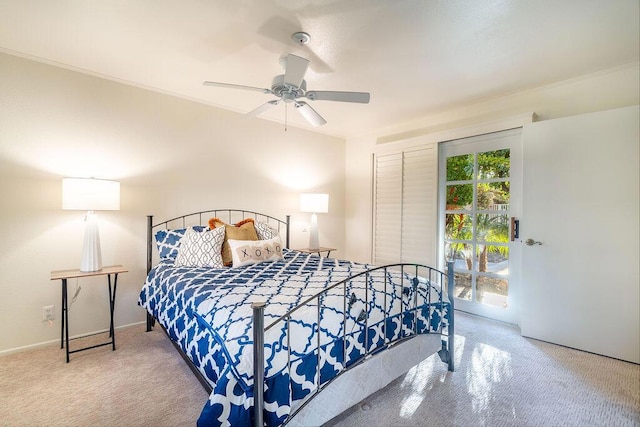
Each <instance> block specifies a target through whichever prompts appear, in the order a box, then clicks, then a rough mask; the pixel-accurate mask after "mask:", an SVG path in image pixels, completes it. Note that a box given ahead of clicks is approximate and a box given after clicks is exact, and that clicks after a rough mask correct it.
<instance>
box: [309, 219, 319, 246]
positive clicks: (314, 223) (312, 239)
mask: <svg viewBox="0 0 640 427" xmlns="http://www.w3.org/2000/svg"><path fill="white" fill-rule="evenodd" d="M319 248H320V242H319V240H318V215H316V214H311V227H310V228H309V249H319Z"/></svg>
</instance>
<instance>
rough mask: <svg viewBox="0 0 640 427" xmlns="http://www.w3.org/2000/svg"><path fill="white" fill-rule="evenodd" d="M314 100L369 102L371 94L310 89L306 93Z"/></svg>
mask: <svg viewBox="0 0 640 427" xmlns="http://www.w3.org/2000/svg"><path fill="white" fill-rule="evenodd" d="M305 96H306V97H307V98H309V99H310V100H312V101H339V102H357V103H360V104H368V103H369V99H370V98H371V95H369V93H368V92H336V91H328V90H310V91H309V92H307V93H306V95H305Z"/></svg>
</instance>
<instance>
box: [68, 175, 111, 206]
mask: <svg viewBox="0 0 640 427" xmlns="http://www.w3.org/2000/svg"><path fill="white" fill-rule="evenodd" d="M62 209H68V210H82V211H117V210H120V183H119V182H117V181H109V180H106V179H93V178H63V179H62Z"/></svg>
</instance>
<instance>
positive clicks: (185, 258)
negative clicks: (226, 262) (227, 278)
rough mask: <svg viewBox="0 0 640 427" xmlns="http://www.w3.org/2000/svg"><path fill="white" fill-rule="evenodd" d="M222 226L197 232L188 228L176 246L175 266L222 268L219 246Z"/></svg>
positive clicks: (221, 237)
mask: <svg viewBox="0 0 640 427" xmlns="http://www.w3.org/2000/svg"><path fill="white" fill-rule="evenodd" d="M223 241H224V228H216V229H214V230H208V231H202V232H197V231H196V230H194V229H193V228H190V229H188V230H187V232H186V233H185V235H184V237H183V238H182V242H181V243H180V247H179V248H178V256H177V257H176V261H175V263H174V265H175V266H176V267H213V268H222V266H223V265H222V255H221V251H220V250H221V248H222V242H223Z"/></svg>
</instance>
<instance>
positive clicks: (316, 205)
mask: <svg viewBox="0 0 640 427" xmlns="http://www.w3.org/2000/svg"><path fill="white" fill-rule="evenodd" d="M300 211H301V212H310V213H311V229H310V230H309V231H310V232H309V249H319V248H320V243H319V241H318V216H317V215H316V214H319V213H327V212H329V195H328V194H320V193H303V194H301V195H300Z"/></svg>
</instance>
